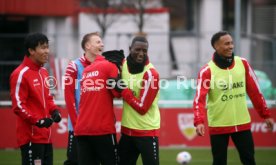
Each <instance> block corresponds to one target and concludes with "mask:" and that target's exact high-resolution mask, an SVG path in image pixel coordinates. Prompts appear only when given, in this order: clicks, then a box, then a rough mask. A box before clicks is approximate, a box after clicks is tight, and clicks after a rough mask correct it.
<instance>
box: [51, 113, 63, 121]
mask: <svg viewBox="0 0 276 165" xmlns="http://www.w3.org/2000/svg"><path fill="white" fill-rule="evenodd" d="M51 116H52V119H53V121H54V122H56V123H58V122H60V121H61V115H60V113H59V111H58V110H54V111H53V113H52V115H51Z"/></svg>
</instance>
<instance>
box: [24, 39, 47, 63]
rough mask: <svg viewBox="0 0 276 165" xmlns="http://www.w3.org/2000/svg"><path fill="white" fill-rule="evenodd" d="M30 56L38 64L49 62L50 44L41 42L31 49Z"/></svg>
mask: <svg viewBox="0 0 276 165" xmlns="http://www.w3.org/2000/svg"><path fill="white" fill-rule="evenodd" d="M29 52H30V56H29V57H30V58H31V59H32V60H33V61H34V62H35V63H36V64H38V65H43V64H45V63H47V62H48V58H49V52H50V51H49V44H48V43H43V44H39V45H38V46H37V47H36V48H35V49H34V50H33V49H29Z"/></svg>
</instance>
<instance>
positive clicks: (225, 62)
mask: <svg viewBox="0 0 276 165" xmlns="http://www.w3.org/2000/svg"><path fill="white" fill-rule="evenodd" d="M233 61H234V54H232V56H231V57H224V56H222V55H219V54H217V52H215V54H214V62H215V63H216V64H217V66H218V67H220V68H222V69H226V68H228V67H230V66H231V65H232V63H233Z"/></svg>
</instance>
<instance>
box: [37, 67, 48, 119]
mask: <svg viewBox="0 0 276 165" xmlns="http://www.w3.org/2000/svg"><path fill="white" fill-rule="evenodd" d="M39 76H40V80H41V83H42V84H41V88H42V99H43V106H44V109H45V107H46V103H45V96H44V81H43V79H42V76H41V74H40V70H39ZM46 117H47V116H46Z"/></svg>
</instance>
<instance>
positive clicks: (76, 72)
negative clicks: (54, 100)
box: [64, 32, 104, 165]
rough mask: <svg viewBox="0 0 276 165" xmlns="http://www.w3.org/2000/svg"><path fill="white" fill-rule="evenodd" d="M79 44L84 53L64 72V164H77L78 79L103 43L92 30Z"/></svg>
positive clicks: (100, 49) (99, 50)
mask: <svg viewBox="0 0 276 165" xmlns="http://www.w3.org/2000/svg"><path fill="white" fill-rule="evenodd" d="M81 46H82V49H83V50H84V55H83V56H82V57H80V58H78V59H75V60H74V61H71V62H70V63H69V64H68V66H67V69H66V72H65V82H64V87H65V88H64V97H65V102H66V108H67V110H68V114H69V116H68V144H67V160H66V161H65V162H64V165H77V164H78V152H77V144H76V139H75V136H74V127H75V125H76V121H77V116H78V113H79V102H80V80H81V77H82V72H83V70H84V68H86V67H87V66H89V65H90V64H91V62H93V61H94V60H95V58H96V56H97V55H98V54H101V52H102V50H103V47H104V44H103V42H102V39H101V37H100V34H99V33H97V32H93V33H88V34H86V35H84V37H83V39H82V42H81Z"/></svg>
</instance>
